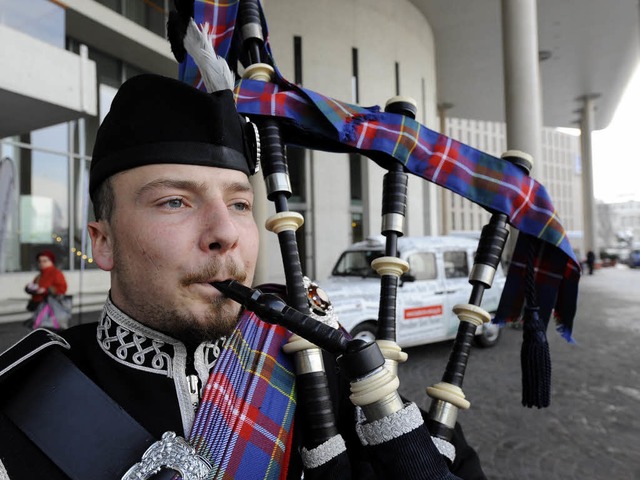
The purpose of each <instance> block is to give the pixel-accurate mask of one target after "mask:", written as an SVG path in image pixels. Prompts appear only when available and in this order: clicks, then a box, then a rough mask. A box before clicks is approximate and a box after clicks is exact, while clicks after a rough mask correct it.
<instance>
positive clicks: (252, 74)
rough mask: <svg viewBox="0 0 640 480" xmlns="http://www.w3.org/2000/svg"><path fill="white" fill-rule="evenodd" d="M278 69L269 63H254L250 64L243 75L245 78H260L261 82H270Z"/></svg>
mask: <svg viewBox="0 0 640 480" xmlns="http://www.w3.org/2000/svg"><path fill="white" fill-rule="evenodd" d="M275 73H276V71H275V70H274V69H273V67H272V66H271V65H269V64H267V63H254V64H253V65H249V66H248V67H247V68H246V69H245V70H244V74H243V75H242V77H243V78H249V79H251V80H260V81H261V82H270V81H271V79H272V78H273V76H274V75H275Z"/></svg>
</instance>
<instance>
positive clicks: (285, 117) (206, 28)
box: [169, 0, 580, 479]
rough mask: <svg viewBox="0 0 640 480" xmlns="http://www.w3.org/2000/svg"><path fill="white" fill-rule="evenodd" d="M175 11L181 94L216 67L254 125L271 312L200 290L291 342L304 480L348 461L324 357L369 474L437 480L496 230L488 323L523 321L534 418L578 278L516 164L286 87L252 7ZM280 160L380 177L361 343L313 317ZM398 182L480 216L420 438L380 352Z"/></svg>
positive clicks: (388, 339)
mask: <svg viewBox="0 0 640 480" xmlns="http://www.w3.org/2000/svg"><path fill="white" fill-rule="evenodd" d="M175 3H176V9H177V10H176V11H174V12H172V13H171V16H170V20H169V37H170V40H171V44H172V50H173V51H174V53H176V58H177V59H178V60H179V62H180V67H179V73H180V79H181V80H183V81H184V82H187V83H189V84H191V85H193V86H195V87H197V88H205V86H207V87H208V84H209V83H210V82H211V81H210V80H207V74H206V73H205V70H206V68H205V67H203V65H202V64H203V62H206V61H207V59H208V60H211V59H213V60H215V59H216V58H217V57H220V58H224V59H226V61H227V63H228V64H229V66H230V67H231V69H232V70H233V71H234V74H235V75H237V77H239V78H240V79H239V80H238V81H237V82H236V84H235V98H236V105H237V109H238V112H239V113H241V114H243V115H246V116H247V117H249V118H250V119H251V121H252V122H253V123H254V124H255V125H257V130H258V135H257V138H258V139H259V145H260V162H261V168H262V172H263V177H264V182H265V185H266V190H267V198H268V199H269V200H270V201H272V202H273V203H274V206H275V210H276V214H275V215H273V216H272V217H270V218H269V219H268V220H267V222H266V228H267V229H268V230H270V231H272V232H274V233H276V234H277V235H278V239H279V243H280V250H281V253H282V258H283V266H284V273H285V278H286V291H287V292H286V293H287V295H286V298H287V302H285V301H284V300H283V299H282V298H280V297H278V296H275V295H273V294H270V293H263V292H262V291H260V290H256V289H251V288H248V287H246V286H243V285H241V284H239V283H237V282H217V283H215V284H214V286H215V287H216V288H218V289H219V290H220V291H222V292H223V293H224V294H225V295H226V296H228V297H230V298H232V299H234V300H236V301H238V302H239V303H241V304H242V305H243V306H244V307H245V308H247V309H248V310H252V311H254V312H255V313H256V314H258V315H259V316H260V318H262V319H263V320H264V321H266V322H268V323H276V324H280V325H282V326H284V327H286V328H287V329H289V330H290V331H291V332H293V333H294V335H293V336H292V337H291V340H290V341H289V343H288V344H287V345H286V346H285V347H284V349H285V351H286V352H287V353H290V354H291V355H292V356H293V357H294V364H295V366H296V377H297V385H298V408H299V409H300V411H301V413H302V417H303V418H304V422H303V424H304V428H305V432H304V434H303V452H302V458H303V463H304V466H305V478H349V476H348V472H349V459H348V456H347V452H346V446H345V442H344V440H343V439H342V437H341V434H340V432H339V431H338V428H337V426H336V420H335V416H334V413H333V411H332V403H331V396H330V392H329V386H328V380H327V376H326V371H325V365H324V361H323V355H322V352H321V349H322V350H325V351H327V352H330V353H331V354H333V355H335V356H336V357H337V359H338V365H339V369H340V371H341V373H342V374H343V375H344V376H345V377H346V378H347V379H348V381H349V384H350V388H351V396H350V400H351V402H352V403H353V405H355V406H356V407H357V408H358V411H359V412H361V413H362V416H363V418H362V419H361V421H359V422H358V426H357V430H358V436H359V437H360V440H361V441H362V443H363V444H364V445H366V446H367V447H368V448H371V449H372V450H373V451H374V452H376V453H375V454H373V455H372V458H374V459H375V458H378V462H379V465H378V466H379V468H380V471H381V472H383V474H384V476H385V478H387V477H390V476H391V475H396V476H398V477H399V478H406V479H410V478H431V477H430V476H429V475H434V476H438V478H446V475H447V474H446V473H443V472H446V471H447V463H448V462H453V460H454V458H455V451H454V450H455V449H453V447H452V444H451V440H452V436H453V432H454V429H455V424H456V421H457V414H458V411H459V409H466V408H468V407H469V405H470V404H469V402H468V401H467V400H466V399H465V395H464V393H463V391H462V383H463V379H464V374H465V370H466V366H467V362H468V359H469V355H470V350H471V341H472V339H473V336H474V334H475V331H476V328H477V327H478V326H479V325H481V324H483V323H485V322H488V321H490V320H491V319H490V316H489V314H488V313H487V312H486V311H485V310H483V309H482V307H481V303H482V297H483V292H484V291H485V290H486V289H487V288H490V287H491V284H492V281H493V276H494V274H495V271H496V269H497V268H500V261H501V258H502V253H503V250H504V248H505V245H506V242H507V237H508V235H509V225H511V226H512V227H514V228H516V229H518V230H519V235H518V240H517V244H516V248H515V250H514V253H513V257H512V261H511V264H510V269H509V273H508V276H507V283H506V285H505V289H504V293H503V296H502V299H501V302H500V306H499V309H498V312H497V315H496V318H495V319H494V321H496V322H507V321H513V320H517V319H520V318H521V317H522V315H523V314H522V312H523V305H524V306H525V308H524V330H525V341H524V344H523V353H522V360H521V361H522V364H523V371H524V372H525V373H524V374H523V392H524V393H523V404H524V405H527V406H537V407H543V406H547V405H548V403H549V391H550V387H549V385H550V360H549V353H548V345H547V344H546V337H545V331H546V328H547V324H548V322H549V318H550V317H551V314H552V311H553V314H554V315H555V317H556V320H557V325H558V327H557V328H558V330H559V332H560V333H561V334H562V335H563V336H564V337H565V338H566V339H567V340H568V341H572V339H571V330H572V324H573V317H574V314H575V309H576V298H577V284H578V279H579V276H580V267H579V263H578V261H577V260H576V258H575V256H574V254H573V251H572V249H571V247H570V245H569V242H568V240H567V237H566V234H565V232H564V229H563V228H562V225H561V224H560V222H559V219H558V215H557V212H556V211H555V209H554V207H553V205H552V203H551V200H550V198H549V196H548V194H547V193H546V191H545V189H544V187H543V186H542V185H540V184H539V183H538V182H536V181H535V180H534V179H533V178H531V177H530V176H529V171H530V169H531V158H530V157H529V156H528V155H527V154H525V153H523V152H516V151H509V152H506V153H505V154H504V155H503V157H504V158H496V157H493V156H491V155H488V154H486V153H483V152H480V151H478V150H476V149H474V148H472V147H470V146H467V145H464V144H462V143H460V142H458V141H456V140H453V139H451V138H448V137H447V136H445V135H443V134H440V133H437V132H434V131H432V130H429V129H428V128H426V127H425V126H423V125H421V124H420V123H419V122H417V121H416V120H415V114H416V106H415V104H414V103H413V102H412V101H411V100H410V99H408V98H404V97H394V98H392V99H391V100H389V101H388V102H387V105H386V106H385V109H384V111H381V110H380V109H379V108H378V107H369V108H365V107H360V106H357V105H352V104H348V103H345V102H341V101H339V100H336V99H332V98H329V97H327V96H324V95H322V94H320V93H317V92H314V91H311V90H308V89H305V88H302V87H300V86H298V85H294V84H292V83H291V82H288V81H287V80H285V79H284V78H283V77H282V75H281V74H280V72H279V71H278V69H277V67H276V64H275V61H274V57H273V54H272V52H271V48H270V45H269V42H268V31H267V24H266V20H265V16H264V12H263V10H262V7H261V5H260V3H259V1H258V0H240V1H238V2H229V3H224V4H223V3H216V2H205V1H196V2H194V1H178V0H176V2H175ZM196 24H197V25H199V27H197V26H196ZM194 28H195V29H197V30H196V33H197V32H199V34H200V35H202V37H201V38H204V39H205V40H204V43H207V42H208V43H210V45H204V46H203V49H204V50H206V51H207V52H208V53H206V54H205V56H204V59H203V57H202V53H201V52H200V53H198V52H194V47H193V46H191V47H187V48H186V51H184V48H183V47H184V45H183V38H184V37H185V32H188V31H189V29H191V31H192V33H193V29H194ZM209 47H211V50H209ZM198 48H199V47H198ZM212 52H213V53H212ZM239 65H241V67H240V66H239ZM241 69H242V70H243V73H242V75H240V74H239V70H241ZM285 145H296V146H302V147H304V148H310V149H317V150H324V151H330V152H337V153H360V154H362V155H364V156H366V157H368V158H369V159H371V160H372V161H374V162H375V163H376V164H378V165H380V166H381V167H383V168H384V169H385V170H386V171H387V173H386V174H385V176H384V180H383V205H382V234H383V235H384V236H385V237H386V245H385V255H384V256H383V257H381V258H378V259H376V260H375V261H374V263H373V264H372V267H373V268H374V269H375V270H376V272H377V273H378V274H379V275H380V278H381V290H380V306H379V315H378V322H377V324H378V328H377V341H376V342H374V343H366V342H363V341H362V340H353V339H350V338H349V337H348V335H346V334H345V333H344V332H342V331H341V330H340V329H339V328H337V327H338V325H337V324H335V323H334V322H332V318H333V317H332V316H331V315H326V314H325V313H326V312H327V311H328V310H330V308H331V307H330V302H329V301H328V299H326V298H325V297H324V296H323V295H322V292H321V290H320V289H319V288H318V286H317V285H316V284H314V283H313V282H310V281H309V280H308V279H307V278H306V277H305V276H304V274H303V272H302V268H301V262H300V257H299V253H298V248H297V241H296V230H297V229H298V228H299V227H300V226H301V225H302V222H303V218H302V216H301V215H299V214H297V213H295V212H291V211H289V208H288V199H289V198H290V196H291V194H292V191H291V185H290V180H289V177H288V166H287V160H286V155H285ZM409 174H414V175H417V176H419V177H422V178H423V179H425V180H427V181H430V182H433V183H436V184H438V185H440V186H441V187H443V188H447V189H449V190H451V191H453V192H455V193H458V194H460V195H462V196H464V197H465V198H467V199H469V200H471V201H473V202H475V203H477V204H479V205H481V206H482V207H484V208H485V209H487V210H488V211H489V212H491V219H490V221H489V223H488V224H487V225H486V226H485V227H484V228H483V229H482V233H481V237H480V240H479V244H478V248H477V253H476V255H475V259H474V266H473V268H472V270H471V273H470V275H469V282H470V283H471V285H472V291H471V294H470V298H469V302H468V303H467V304H461V305H456V306H455V307H454V312H455V313H456V314H457V315H458V317H459V319H460V325H459V329H458V334H457V336H456V339H455V341H454V343H453V348H452V351H451V355H450V357H449V360H448V362H447V365H446V368H445V372H444V374H443V376H442V380H441V381H440V382H438V383H437V384H435V385H433V386H432V387H429V388H427V394H428V395H429V397H431V399H432V403H431V407H430V409H429V413H428V422H427V423H428V425H424V422H423V419H422V416H421V414H420V412H419V410H418V409H417V407H415V405H414V404H411V403H406V402H405V401H404V400H403V399H402V398H401V397H400V395H399V394H398V391H397V390H398V386H399V380H398V377H397V365H398V363H399V362H403V361H405V360H406V359H407V354H406V353H404V352H402V351H401V349H400V347H399V346H398V345H397V343H396V338H395V322H396V297H397V289H398V284H399V281H400V278H401V276H402V275H403V274H404V273H405V272H406V271H407V270H408V267H409V266H408V264H407V263H406V262H404V261H403V260H400V259H399V258H398V257H399V255H398V249H397V239H398V237H400V236H402V235H403V234H404V231H403V228H404V218H405V213H406V205H407V195H408V191H407V184H408V175H409ZM318 310H319V311H320V312H321V313H320V314H317V313H316V311H318ZM427 426H428V430H427ZM377 454H379V455H377ZM445 459H448V460H445Z"/></svg>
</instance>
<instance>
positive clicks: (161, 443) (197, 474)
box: [122, 432, 211, 480]
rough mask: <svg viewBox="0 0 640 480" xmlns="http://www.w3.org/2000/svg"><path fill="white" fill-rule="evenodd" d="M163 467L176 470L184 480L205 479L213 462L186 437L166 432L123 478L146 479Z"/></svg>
mask: <svg viewBox="0 0 640 480" xmlns="http://www.w3.org/2000/svg"><path fill="white" fill-rule="evenodd" d="M163 467H164V468H169V469H171V470H175V471H176V472H178V473H179V474H180V476H181V477H182V479H183V480H203V479H205V478H206V477H207V474H208V473H209V471H210V470H211V464H210V463H209V462H208V461H207V460H206V459H205V458H203V457H201V456H200V455H198V454H197V453H196V450H195V449H194V448H193V447H192V446H191V445H189V444H188V443H187V441H186V440H185V439H184V438H182V437H179V436H177V435H176V434H175V433H174V432H165V433H163V434H162V439H161V440H158V441H157V442H155V443H153V444H152V445H151V446H150V447H149V448H147V451H146V452H144V454H142V460H141V461H139V462H138V463H136V464H135V465H133V466H132V467H131V468H130V469H129V470H127V473H125V474H124V476H123V477H122V480H146V479H148V478H150V477H151V476H152V475H155V474H156V473H158V472H159V471H160V469H161V468H163Z"/></svg>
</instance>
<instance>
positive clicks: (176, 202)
mask: <svg viewBox="0 0 640 480" xmlns="http://www.w3.org/2000/svg"><path fill="white" fill-rule="evenodd" d="M165 205H166V206H167V207H169V208H180V207H182V206H183V205H184V201H183V200H182V199H181V198H172V199H171V200H167V201H166V202H165Z"/></svg>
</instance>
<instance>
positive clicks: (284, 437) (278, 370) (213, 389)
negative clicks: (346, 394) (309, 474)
mask: <svg viewBox="0 0 640 480" xmlns="http://www.w3.org/2000/svg"><path fill="white" fill-rule="evenodd" d="M290 335H291V334H290V332H288V331H287V330H286V329H284V328H283V327H280V326H278V325H271V324H267V323H265V322H262V321H261V320H260V319H259V318H258V317H257V316H256V315H255V314H254V313H252V312H248V311H245V312H243V313H242V315H241V318H240V321H239V323H238V327H237V328H236V330H235V331H234V333H233V334H232V335H231V337H229V339H228V340H227V341H226V342H225V344H224V346H223V348H222V352H221V353H220V356H219V357H218V359H217V360H216V363H215V365H214V368H213V371H212V373H211V375H210V377H209V380H208V382H207V384H206V386H205V388H204V391H203V395H202V401H201V403H200V407H199V409H198V412H197V413H196V419H195V421H194V424H193V427H192V429H191V434H190V437H189V441H190V443H191V445H193V446H194V448H195V449H196V451H197V452H198V454H200V455H202V456H203V457H205V458H206V459H208V460H209V462H210V463H211V465H212V466H213V470H212V471H211V472H210V473H209V475H208V477H207V478H211V479H214V478H215V479H233V478H242V479H263V478H264V479H279V478H286V475H287V466H288V463H289V456H290V452H291V438H292V437H293V418H294V412H295V407H296V395H295V373H294V371H293V365H292V363H291V360H290V358H289V357H288V356H287V355H286V354H285V353H284V352H282V345H284V344H285V343H286V342H287V340H288V338H289V336H290Z"/></svg>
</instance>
